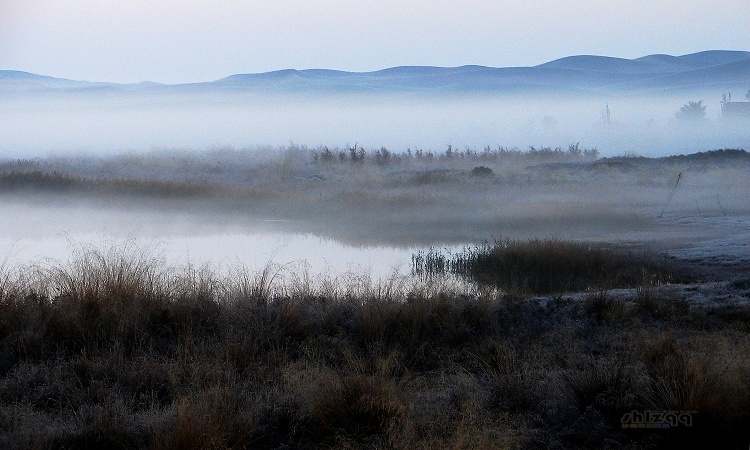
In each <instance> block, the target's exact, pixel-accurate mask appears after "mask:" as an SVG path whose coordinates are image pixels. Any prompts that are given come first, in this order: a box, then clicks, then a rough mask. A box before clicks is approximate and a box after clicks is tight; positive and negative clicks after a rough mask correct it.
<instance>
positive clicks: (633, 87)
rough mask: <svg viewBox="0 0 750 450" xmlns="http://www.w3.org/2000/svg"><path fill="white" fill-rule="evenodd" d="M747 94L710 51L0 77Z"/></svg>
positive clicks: (282, 89)
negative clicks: (368, 68)
mask: <svg viewBox="0 0 750 450" xmlns="http://www.w3.org/2000/svg"><path fill="white" fill-rule="evenodd" d="M742 86H747V87H750V52H743V51H721V50H712V51H705V52H700V53H693V54H689V55H683V56H670V55H660V54H659V55H648V56H644V57H641V58H636V59H624V58H613V57H607V56H592V55H579V56H570V57H566V58H561V59H558V60H555V61H550V62H548V63H545V64H541V65H538V66H535V67H506V68H495V67H484V66H462V67H425V66H405V67H392V68H388V69H383V70H378V71H374V72H343V71H336V70H326V69H309V70H294V69H287V70H279V71H274V72H266V73H257V74H238V75H232V76H228V77H226V78H222V79H220V80H216V81H211V82H205V83H189V84H176V85H164V84H158V83H138V84H115V83H93V82H85V81H73V80H65V79H59V78H52V77H47V76H42V75H35V74H30V73H26V72H18V71H0V95H14V94H19V95H20V94H28V93H49V92H61V93H83V92H113V93H117V92H122V93H133V92H135V93H146V94H153V93H160V92H162V93H195V92H209V93H210V92H219V93H221V92H233V91H247V92H269V93H287V92H288V93H295V92H311V93H347V92H362V93H388V92H393V93H399V92H410V93H411V92H413V93H437V94H451V93H514V92H521V93H528V92H561V93H586V92H588V93H604V92H650V91H680V90H696V89H701V88H710V89H715V90H721V89H731V88H737V87H742Z"/></svg>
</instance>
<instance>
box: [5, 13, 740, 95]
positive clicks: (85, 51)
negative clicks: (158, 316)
mask: <svg viewBox="0 0 750 450" xmlns="http://www.w3.org/2000/svg"><path fill="white" fill-rule="evenodd" d="M748 23H750V5H749V4H748V3H747V0H541V1H535V2H533V1H520V0H499V1H477V0H469V1H462V2H456V1H449V0H434V1H424V0H399V1H396V0H379V1H362V0H350V1H345V0H324V1H303V0H262V1H240V0H226V1H220V2H206V1H205V0H201V1H198V0H182V1H177V0H119V1H115V0H98V1H97V0H65V1H61V0H0V69H14V70H24V71H29V72H34V73H40V74H45V75H52V76H56V77H63V78H72V79H85V80H92V81H114V82H138V81H143V80H150V81H157V82H166V83H177V82H189V81H207V80H213V79H218V78H221V77H224V76H227V75H231V74H235V73H250V72H265V71H270V70H277V69H285V68H295V69H306V68H330V69H339V70H349V71H369V70H377V69H382V68H386V67H391V66H397V65H437V66H458V65H464V64H481V65H487V66H529V65H536V64H540V63H543V62H546V61H549V60H553V59H556V58H560V57H563V56H569V55H575V54H598V55H608V56H618V57H625V58H634V57H639V56H643V55H647V54H653V53H667V54H672V55H681V54H686V53H693V52H697V51H701V50H709V49H712V50H713V49H721V50H750V35H749V34H748V31H747V24H748Z"/></svg>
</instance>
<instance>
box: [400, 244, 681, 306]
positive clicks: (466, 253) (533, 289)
mask: <svg viewBox="0 0 750 450" xmlns="http://www.w3.org/2000/svg"><path fill="white" fill-rule="evenodd" d="M412 268H413V269H412V270H413V273H414V274H416V275H419V276H423V277H424V276H427V277H429V276H433V275H435V274H441V273H453V274H456V275H461V276H464V277H467V278H469V279H471V280H473V281H475V282H477V283H480V284H483V285H491V286H495V287H497V288H500V289H502V290H504V291H506V292H510V293H520V294H550V293H562V292H569V291H587V290H600V289H611V288H615V287H635V286H642V285H644V284H645V285H651V284H659V283H664V282H668V281H671V280H673V279H675V277H676V272H674V271H672V270H670V269H669V268H668V267H667V265H666V264H665V263H663V262H662V261H660V260H659V259H658V258H657V257H656V256H654V255H649V254H645V253H640V254H636V253H633V252H623V251H619V250H616V249H612V248H605V247H601V246H596V245H594V244H591V243H584V242H573V241H562V240H559V239H551V238H549V239H531V240H523V241H516V240H510V239H505V240H500V241H495V242H494V243H492V244H489V243H488V244H485V245H483V246H478V247H475V248H467V249H464V250H463V251H462V252H459V253H456V254H448V255H446V254H443V253H442V252H440V251H437V250H434V249H432V250H430V251H429V252H427V253H424V252H422V253H419V254H417V255H414V257H413V258H412Z"/></svg>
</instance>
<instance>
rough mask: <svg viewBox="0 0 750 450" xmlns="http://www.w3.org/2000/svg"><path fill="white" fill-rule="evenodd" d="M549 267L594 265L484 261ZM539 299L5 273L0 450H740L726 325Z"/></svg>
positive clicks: (250, 276)
mask: <svg viewBox="0 0 750 450" xmlns="http://www.w3.org/2000/svg"><path fill="white" fill-rule="evenodd" d="M563 250H564V251H568V252H575V253H580V255H579V256H578V258H579V259H580V263H581V264H584V267H587V266H586V264H594V263H595V261H598V260H597V258H601V257H602V254H601V253H598V251H597V250H595V249H591V250H590V251H583V252H580V248H579V247H576V244H569V243H565V242H560V241H530V242H528V241H527V242H513V243H511V242H500V243H498V245H496V246H495V247H492V248H490V252H489V254H492V253H493V252H499V253H500V254H501V255H503V254H507V253H508V252H511V251H513V252H518V253H519V254H527V255H537V256H539V257H542V256H543V255H542V254H543V253H545V252H553V253H554V252H560V251H563ZM497 256H498V255H495V257H497ZM557 256H558V253H555V254H554V255H545V256H544V257H543V258H542V260H544V261H549V260H553V259H555V258H556V257H557ZM604 257H605V259H611V258H612V255H611V254H609V253H606V252H605V253H604ZM592 258H593V260H590V261H589V262H588V263H586V260H587V259H592ZM632 261H633V263H632V264H633V265H634V266H636V267H639V266H640V261H641V260H639V259H635V260H632ZM594 265H595V264H594ZM489 267H493V266H486V268H484V269H482V270H483V272H482V273H484V274H489V273H490V272H491V271H492V270H496V269H495V268H493V269H489ZM577 267H579V266H577ZM555 270H557V269H555ZM553 278H554V276H553ZM494 283H495V282H494V281H493V282H492V283H490V284H494ZM540 283H541V284H540ZM612 283H615V281H612ZM735 283H736V284H737V286H738V287H740V288H741V287H745V288H746V287H747V284H748V281H747V280H738V281H736V282H735ZM497 284H498V285H500V286H501V287H502V285H501V284H499V283H497ZM606 284H609V282H607V283H606ZM539 285H542V286H545V288H544V289H543V290H547V288H546V286H547V284H546V282H543V280H537V282H536V284H533V285H532V284H526V285H523V284H515V285H513V286H522V287H523V288H524V289H521V290H520V291H517V292H513V293H506V292H504V291H503V290H502V289H500V290H498V289H496V288H495V287H494V286H484V285H477V284H474V283H464V282H461V281H460V280H455V279H452V278H451V277H446V276H437V275H435V276H433V277H431V278H430V279H429V280H424V281H419V280H416V279H413V278H409V277H406V278H403V277H398V276H394V277H392V278H390V279H387V280H371V279H369V278H368V277H364V276H356V275H350V276H346V277H345V276H340V277H333V276H329V277H320V278H318V277H310V276H306V275H305V274H304V272H299V271H291V272H284V271H283V270H282V269H281V268H279V267H275V266H273V265H269V266H268V267H267V268H266V269H265V270H264V271H263V272H261V273H257V274H254V273H248V272H247V271H244V270H242V269H237V270H236V271H235V272H234V273H231V274H229V275H226V276H219V275H217V274H214V273H212V272H211V271H210V270H208V269H201V268H196V267H192V266H188V267H184V268H169V267H166V266H165V265H164V264H163V262H161V261H160V260H159V259H158V258H154V257H153V256H151V255H149V254H148V253H144V252H143V251H141V250H140V249H138V248H136V247H133V246H125V247H122V248H114V249H112V250H110V251H108V252H101V251H97V250H92V249H83V250H82V251H81V253H80V254H79V255H77V256H76V257H75V258H73V259H72V260H71V261H70V262H69V263H65V264H48V265H38V266H34V267H25V268H18V269H15V268H12V267H5V268H4V270H3V271H2V277H0V447H2V448H8V449H27V448H50V449H53V448H54V449H62V448H120V449H137V448H158V449H170V448H174V449H178V448H180V449H182V448H207V449H208V448H217V449H218V448H221V449H225V448H269V449H271V448H373V449H374V448H389V449H399V448H404V449H405V448H410V449H411V448H518V449H533V448H590V449H600V448H614V447H619V448H632V449H635V448H685V447H687V448H696V447H702V448H707V447H711V448H745V447H747V445H748V442H749V441H750V431H748V430H750V387H749V386H750V384H748V380H750V362H749V361H748V359H747V358H745V357H743V356H742V355H746V354H748V351H750V339H749V338H748V336H749V335H748V331H750V329H748V323H750V322H748V319H749V318H750V315H748V310H747V307H746V306H743V307H734V308H709V307H701V306H700V305H691V304H688V303H686V302H685V301H684V299H682V298H680V297H679V296H676V295H670V294H664V293H663V292H662V291H658V290H656V289H654V285H653V284H649V283H645V284H642V285H640V286H639V287H638V289H637V291H636V292H637V294H636V295H635V296H634V297H633V299H632V300H629V301H625V300H622V299H619V298H618V297H615V296H612V295H611V294H610V293H609V292H608V291H605V290H600V289H594V290H592V291H590V292H588V293H584V294H581V295H582V296H581V297H580V299H579V300H570V299H568V300H566V299H564V298H563V297H561V296H557V297H556V296H553V297H547V298H544V299H529V298H528V296H523V295H521V294H520V293H519V292H521V291H525V290H526V289H529V290H534V289H537V288H534V286H539ZM564 285H565V283H564V284H563V286H564ZM549 290H554V291H556V290H557V288H555V289H549ZM652 413H656V414H659V417H657V418H654V417H653V416H648V418H646V419H644V414H652ZM667 413H671V414H673V415H672V416H669V418H668V419H664V418H665V417H666V416H665V414H667ZM677 418H679V420H677ZM672 419H675V420H674V421H672V422H670V420H672ZM638 423H640V424H642V425H644V426H642V427H641V428H630V425H631V424H636V425H637V424H638ZM665 424H672V426H671V427H670V428H662V427H661V426H662V425H665ZM625 425H628V427H625Z"/></svg>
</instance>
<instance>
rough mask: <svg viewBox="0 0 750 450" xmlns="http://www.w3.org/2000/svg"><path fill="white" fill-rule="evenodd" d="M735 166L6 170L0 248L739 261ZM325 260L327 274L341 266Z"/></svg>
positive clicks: (210, 161) (445, 155) (237, 154)
mask: <svg viewBox="0 0 750 450" xmlns="http://www.w3.org/2000/svg"><path fill="white" fill-rule="evenodd" d="M748 155H749V154H748V153H747V152H745V151H742V150H722V151H712V152H704V153H698V154H692V155H687V156H673V157H662V158H645V157H638V156H625V157H614V158H601V157H600V155H599V154H598V151H597V150H595V149H589V148H584V147H581V146H579V145H570V146H568V147H560V148H536V147H535V148H532V149H529V150H524V151H521V150H517V149H507V148H504V147H500V148H489V147H486V148H484V149H482V150H480V151H473V150H465V149H455V148H452V147H449V148H446V149H445V150H444V151H441V152H432V151H423V150H408V151H405V152H401V153H396V152H391V151H389V150H387V149H384V148H381V149H377V150H373V149H366V148H364V147H362V146H351V147H348V148H347V147H325V146H323V147H315V148H307V147H299V146H288V147H285V148H269V149H266V150H231V149H223V150H212V151H204V152H179V151H153V152H150V153H147V154H141V155H134V154H130V155H115V156H109V157H103V156H98V157H94V156H75V157H72V156H66V157H61V156H58V157H51V158H45V159H38V158H37V159H30V160H6V161H4V162H3V163H2V164H0V205H1V207H2V211H1V212H2V213H3V216H7V217H8V219H6V220H5V221H4V223H3V224H2V225H0V233H2V236H0V237H2V238H3V239H5V241H4V242H8V243H12V242H13V240H21V241H23V245H30V246H32V247H33V245H32V244H31V243H29V241H28V240H29V239H34V240H37V241H39V240H45V239H46V240H49V239H50V238H54V237H58V239H70V240H72V241H74V242H76V241H78V242H81V241H84V242H85V241H91V240H97V239H99V237H100V236H102V235H104V236H115V237H120V238H131V237H134V238H146V239H156V240H157V241H159V240H160V241H161V242H165V241H169V242H170V244H169V245H171V246H173V247H174V246H175V245H176V246H178V247H179V249H180V251H181V252H182V253H183V254H188V255H189V254H190V253H191V252H192V254H193V255H197V254H200V255H207V256H209V257H211V256H212V255H213V257H219V259H222V260H223V261H225V262H226V261H227V260H233V261H240V262H242V260H245V261H247V259H245V258H246V257H247V256H248V255H253V254H262V255H264V259H265V258H267V259H272V258H270V257H269V256H268V255H272V254H273V252H274V248H273V245H274V244H273V243H271V244H270V245H271V247H270V249H269V245H268V244H261V243H262V242H264V239H266V236H268V235H278V236H284V235H287V236H307V237H306V238H304V239H301V240H300V239H297V240H294V239H292V240H284V239H283V238H282V240H281V241H280V242H279V244H277V245H278V246H284V247H291V248H293V249H295V250H296V251H297V253H295V255H296V256H291V257H288V259H287V261H286V262H291V261H293V260H310V261H312V260H313V259H316V258H317V259H318V260H319V261H320V260H322V261H326V260H332V259H333V258H336V257H338V256H340V255H342V254H345V253H347V252H349V251H350V250H351V249H352V248H359V249H360V250H361V254H362V255H363V256H362V259H367V258H370V259H371V260H377V259H382V258H381V257H380V256H378V255H381V254H379V253H377V252H376V251H370V252H369V253H368V251H365V249H366V248H383V247H388V248H391V249H402V252H401V253H398V254H396V253H393V254H392V256H393V258H394V259H393V260H391V261H388V262H386V263H385V264H383V261H379V262H378V264H379V265H380V266H381V269H380V270H379V273H381V274H382V273H387V272H389V269H390V267H391V266H392V265H394V264H395V262H396V260H399V261H400V262H403V261H404V260H407V261H408V259H409V257H410V255H411V254H412V252H413V251H414V250H415V249H420V248H429V247H431V246H435V247H441V248H442V247H446V246H448V247H451V248H454V249H455V248H459V249H460V248H461V247H462V246H464V245H468V246H472V245H479V244H481V242H483V241H485V240H490V239H493V238H511V239H528V238H537V237H550V236H551V237H556V238H560V239H573V240H579V241H589V242H592V241H594V242H606V243H610V244H616V245H641V244H648V245H652V246H655V247H658V248H659V249H670V250H678V251H680V252H683V253H684V254H690V255H692V256H690V258H692V259H695V260H701V259H706V258H707V257H709V256H710V257H711V258H714V260H715V262H716V263H717V264H724V265H726V264H732V261H734V262H737V261H744V262H743V263H742V264H745V263H750V252H748V251H747V249H746V243H747V242H748V241H747V238H748V236H749V235H750V221H748V220H747V217H748V216H749V215H750V204H749V203H748V202H747V198H750V192H749V191H748V189H749V186H750V178H749V177H750V156H748ZM248 236H250V238H248ZM253 236H254V237H253ZM217 237H220V238H217ZM24 239H25V240H24ZM212 239H213V241H212ZM295 239H296V238H295ZM183 240H184V241H183ZM333 241H335V242H337V243H338V244H337V245H346V246H348V247H347V248H343V247H336V246H331V245H329V244H328V243H330V242H333ZM183 242H184V245H182V243H183ZM211 242H213V244H212V243H211ZM227 242H229V244H227ZM316 242H317V243H316ZM196 246H200V247H201V250H200V252H198V251H196V250H195V249H197V247H196ZM191 247H192V250H191ZM221 247H225V248H228V249H229V250H231V251H230V253H227V252H224V251H223V250H220V248H221ZM183 248H184V249H185V250H186V251H183V250H182V249H183ZM700 249H703V250H700ZM696 252H697V253H696ZM717 252H719V253H721V254H717ZM355 253H356V252H353V253H352V254H355ZM284 257H285V258H287V256H284ZM202 258H203V256H200V258H199V259H202ZM267 259H266V260H264V261H260V264H261V265H262V263H264V262H267ZM354 259H355V260H358V261H351V262H354V263H356V264H360V263H362V259H360V258H357V257H356V255H355V257H354ZM197 262H200V261H197ZM277 262H279V261H278V260H277ZM340 263H341V264H338V263H336V264H331V265H332V266H337V265H338V267H344V268H346V267H347V262H346V261H341V262H340ZM725 263H726V264H725ZM368 264H369V263H367V262H365V265H368ZM255 265H258V264H257V261H256V264H255ZM737 267H740V266H737Z"/></svg>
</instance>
